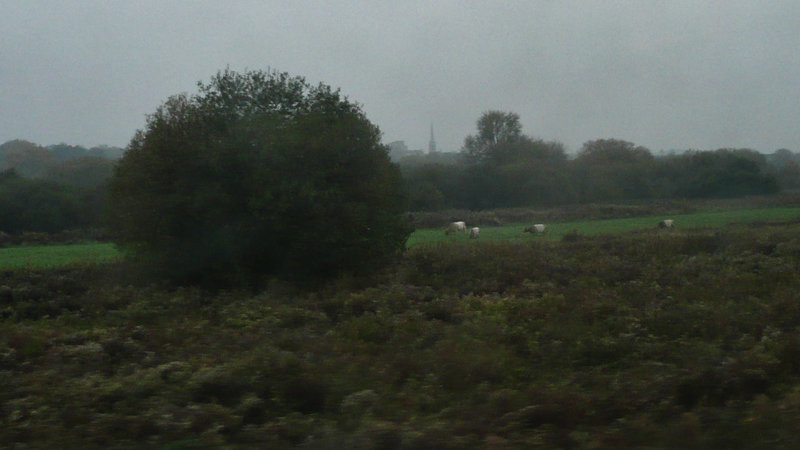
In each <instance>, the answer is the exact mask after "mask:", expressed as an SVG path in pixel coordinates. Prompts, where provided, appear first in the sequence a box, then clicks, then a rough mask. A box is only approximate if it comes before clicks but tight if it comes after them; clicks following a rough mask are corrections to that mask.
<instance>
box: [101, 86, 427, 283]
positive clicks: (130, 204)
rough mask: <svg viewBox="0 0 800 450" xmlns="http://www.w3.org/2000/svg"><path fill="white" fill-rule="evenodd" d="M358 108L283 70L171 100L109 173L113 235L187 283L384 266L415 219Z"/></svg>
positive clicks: (396, 172) (393, 168)
mask: <svg viewBox="0 0 800 450" xmlns="http://www.w3.org/2000/svg"><path fill="white" fill-rule="evenodd" d="M379 139H380V132H379V130H378V128H377V127H375V126H374V125H373V124H371V123H370V122H369V121H368V120H367V118H366V117H365V116H364V113H363V112H362V111H361V109H360V108H359V106H358V105H356V104H354V103H351V102H350V101H348V100H347V99H345V98H343V97H341V95H340V94H339V92H338V91H335V90H332V89H331V88H329V87H327V86H325V85H319V86H310V85H309V84H307V83H306V82H305V81H304V80H303V79H302V78H292V77H289V76H288V75H287V74H283V73H277V72H247V73H244V74H238V73H234V72H231V71H224V72H220V73H218V74H217V75H216V76H215V77H214V78H212V80H211V82H210V83H209V84H202V83H201V84H200V94H197V95H194V96H191V97H189V96H186V95H179V96H174V97H172V98H170V99H169V100H167V102H165V103H164V105H162V106H161V107H160V108H159V109H158V110H157V111H156V112H155V113H154V114H153V115H151V116H150V117H149V118H148V122H147V127H146V129H145V130H143V131H140V132H139V133H138V134H137V135H136V137H134V139H133V140H132V141H131V143H130V145H129V148H128V151H127V153H126V155H125V157H124V158H123V159H122V160H121V161H120V163H119V164H118V166H117V168H116V172H115V175H114V177H113V179H112V182H111V199H112V214H111V217H112V221H111V223H112V227H113V229H114V230H115V231H116V236H117V238H116V239H117V242H119V243H121V244H123V245H125V246H126V247H128V248H129V249H130V250H131V251H132V252H133V253H134V254H135V255H136V256H137V257H140V258H142V259H143V260H144V261H145V262H146V263H147V264H148V265H150V266H152V267H153V268H155V269H156V271H157V272H160V273H162V274H164V275H166V276H167V277H169V278H171V279H173V280H175V281H178V282H184V283H187V282H188V283H200V282H202V283H206V284H223V285H224V284H237V283H241V282H253V281H257V280H258V279H259V278H260V277H262V276H266V275H278V276H285V277H290V278H295V279H300V280H304V279H309V278H327V277H330V276H332V275H335V274H339V273H342V272H348V271H352V272H363V271H369V270H374V269H375V268H377V267H381V266H382V265H384V264H386V263H387V262H389V261H391V260H392V259H393V258H394V257H396V256H397V255H398V254H399V252H400V251H401V250H402V248H403V245H404V243H405V240H406V238H407V237H408V234H409V233H410V231H411V229H410V227H409V226H408V224H407V223H406V222H405V221H403V220H402V213H403V212H404V211H405V208H406V204H405V202H404V198H403V196H402V186H401V183H402V182H401V178H400V174H399V170H398V169H397V167H396V166H394V165H393V164H392V163H391V162H390V161H389V158H388V155H387V150H386V148H384V147H383V146H382V145H381V144H380V141H379Z"/></svg>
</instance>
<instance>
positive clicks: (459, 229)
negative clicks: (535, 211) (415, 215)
mask: <svg viewBox="0 0 800 450" xmlns="http://www.w3.org/2000/svg"><path fill="white" fill-rule="evenodd" d="M674 227H675V221H674V220H673V219H664V220H662V221H660V222H658V228H666V229H672V228H674ZM522 232H523V233H531V234H544V233H546V232H547V226H546V225H545V224H543V223H536V224H533V225H531V226H529V227H525V229H524V230H522ZM453 233H464V234H467V224H466V223H465V222H463V221H458V222H451V223H450V224H449V225H447V227H445V229H444V234H447V235H450V234H453ZM480 234H481V229H480V228H479V227H472V228H470V229H469V238H470V239H477V238H478V236H479V235H480Z"/></svg>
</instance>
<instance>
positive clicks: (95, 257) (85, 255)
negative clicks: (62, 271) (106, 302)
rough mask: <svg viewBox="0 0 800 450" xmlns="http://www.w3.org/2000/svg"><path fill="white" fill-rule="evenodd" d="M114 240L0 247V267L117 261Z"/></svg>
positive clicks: (31, 267)
mask: <svg viewBox="0 0 800 450" xmlns="http://www.w3.org/2000/svg"><path fill="white" fill-rule="evenodd" d="M121 256H122V255H121V254H120V252H119V251H118V250H117V249H116V247H115V246H114V244H110V243H107V242H89V243H81V244H63V245H32V246H27V245H25V246H19V247H8V248H0V269H21V268H26V269H50V268H56V267H63V266H71V265H76V264H78V265H80V264H98V263H105V262H111V261H117V260H119V259H120V258H121Z"/></svg>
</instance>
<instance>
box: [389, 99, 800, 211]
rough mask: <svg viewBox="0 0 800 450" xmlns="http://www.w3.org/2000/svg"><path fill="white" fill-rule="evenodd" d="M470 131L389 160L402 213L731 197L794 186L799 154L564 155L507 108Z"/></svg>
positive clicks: (607, 143) (632, 151) (615, 150)
mask: <svg viewBox="0 0 800 450" xmlns="http://www.w3.org/2000/svg"><path fill="white" fill-rule="evenodd" d="M476 128H477V132H476V134H474V135H469V136H467V137H466V138H465V140H464V145H463V147H462V149H461V151H460V152H458V153H429V154H413V155H406V156H403V157H400V158H396V162H397V163H398V164H399V165H400V167H401V170H402V173H403V178H404V180H405V183H406V191H407V194H408V196H409V209H410V210H412V211H437V210H445V209H451V208H455V209H469V210H485V209H495V208H509V207H551V206H557V205H564V204H580V203H596V202H617V201H634V200H636V201H640V200H651V199H652V200H654V199H696V198H735V197H742V196H747V195H768V194H774V193H777V192H779V191H781V190H794V189H798V188H800V155H798V154H796V153H793V152H791V151H790V150H787V149H780V150H778V151H776V152H775V153H773V154H769V155H765V154H762V153H759V152H757V151H755V150H751V149H730V148H723V149H717V150H712V151H699V150H689V151H686V152H683V153H670V154H662V155H654V154H653V153H652V152H651V151H650V150H649V149H647V148H645V147H643V146H639V145H636V144H634V143H632V142H628V141H625V140H621V139H613V138H612V139H596V140H591V141H587V142H585V143H584V144H583V146H582V147H581V149H580V150H579V151H578V153H577V155H575V156H574V157H570V156H569V155H567V153H566V152H565V150H564V146H563V145H562V144H561V143H559V142H555V141H545V140H542V139H536V138H533V137H530V136H528V135H526V134H524V133H523V132H522V126H521V124H520V120H519V116H518V115H517V114H516V113H513V112H503V111H488V112H485V113H484V114H482V115H481V117H480V118H479V119H478V121H477V127H476Z"/></svg>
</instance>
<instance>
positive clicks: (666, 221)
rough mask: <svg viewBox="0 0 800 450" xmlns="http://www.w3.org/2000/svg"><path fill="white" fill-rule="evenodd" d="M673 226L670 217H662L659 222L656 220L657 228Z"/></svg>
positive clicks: (673, 223)
mask: <svg viewBox="0 0 800 450" xmlns="http://www.w3.org/2000/svg"><path fill="white" fill-rule="evenodd" d="M674 227H675V221H674V220H672V219H664V220H662V221H661V222H658V228H667V229H670V228H674Z"/></svg>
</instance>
